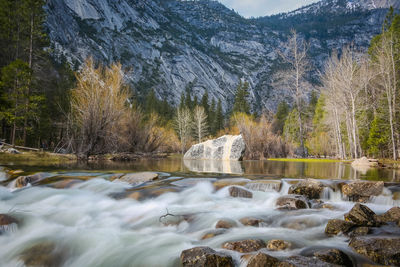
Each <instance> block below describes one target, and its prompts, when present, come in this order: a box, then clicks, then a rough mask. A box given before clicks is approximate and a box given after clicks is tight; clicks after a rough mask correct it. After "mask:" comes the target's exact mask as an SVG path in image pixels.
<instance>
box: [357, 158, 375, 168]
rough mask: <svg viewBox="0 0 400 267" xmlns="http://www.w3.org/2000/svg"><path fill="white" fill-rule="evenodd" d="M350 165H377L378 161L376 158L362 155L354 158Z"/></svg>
mask: <svg viewBox="0 0 400 267" xmlns="http://www.w3.org/2000/svg"><path fill="white" fill-rule="evenodd" d="M351 166H353V167H369V168H372V167H378V166H379V162H378V160H377V159H368V158H367V157H362V158H359V159H355V160H354V161H353V162H352V163H351Z"/></svg>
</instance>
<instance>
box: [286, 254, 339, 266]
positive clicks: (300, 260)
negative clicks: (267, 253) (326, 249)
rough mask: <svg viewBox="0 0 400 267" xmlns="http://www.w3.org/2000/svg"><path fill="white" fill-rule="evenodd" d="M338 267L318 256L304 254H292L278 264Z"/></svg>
mask: <svg viewBox="0 0 400 267" xmlns="http://www.w3.org/2000/svg"><path fill="white" fill-rule="evenodd" d="M321 266H324V267H333V266H335V267H337V266H338V265H336V264H331V263H327V262H325V261H322V260H320V259H318V258H314V257H313V258H311V257H304V256H292V257H289V258H287V259H285V260H282V262H280V263H279V264H278V267H321Z"/></svg>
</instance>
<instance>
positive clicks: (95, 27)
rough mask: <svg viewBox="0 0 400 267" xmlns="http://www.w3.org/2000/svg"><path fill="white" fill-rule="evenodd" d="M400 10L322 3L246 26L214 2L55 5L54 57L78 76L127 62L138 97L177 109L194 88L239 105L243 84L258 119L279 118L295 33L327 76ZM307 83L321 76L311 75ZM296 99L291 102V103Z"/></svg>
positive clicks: (123, 0) (75, 0) (377, 4)
mask: <svg viewBox="0 0 400 267" xmlns="http://www.w3.org/2000/svg"><path fill="white" fill-rule="evenodd" d="M393 3H394V4H397V5H398V1H397V0H358V1H356V0H323V1H321V2H317V3H315V4H312V5H310V6H307V7H304V8H301V9H298V10H296V11H293V12H290V13H287V14H279V15H276V16H271V17H261V18H257V19H245V18H243V17H241V16H239V15H238V14H237V13H236V12H234V11H233V10H230V9H228V8H226V7H225V6H223V5H222V4H220V3H219V2H217V1H209V0H198V1H178V0H118V1H115V0H49V1H48V3H47V5H46V7H45V8H46V12H47V14H48V17H47V22H46V25H47V28H48V31H49V36H50V39H51V42H52V47H53V48H54V50H53V51H54V56H55V57H56V58H58V59H60V60H61V59H64V58H65V59H67V60H68V61H69V62H70V63H71V64H73V65H74V66H76V67H77V66H79V65H80V64H81V63H82V61H83V60H84V59H85V58H86V57H88V56H93V57H95V58H96V59H97V60H101V61H102V62H104V63H107V64H108V63H111V62H114V61H120V62H121V63H122V64H123V66H124V67H125V68H126V69H127V73H128V74H127V79H128V81H129V82H130V83H131V84H132V86H133V88H135V90H137V91H138V93H139V94H142V95H143V94H145V93H146V92H147V91H149V90H150V89H152V88H153V89H154V90H155V91H156V94H157V96H158V97H159V98H162V99H167V100H168V101H169V102H171V103H177V102H178V101H179V98H180V95H181V92H182V91H183V90H185V88H186V87H188V86H189V87H190V88H191V91H192V94H193V95H198V97H201V96H202V95H203V93H204V92H205V91H208V93H209V95H210V97H211V98H215V99H221V100H223V106H224V109H227V108H228V105H227V103H228V102H231V101H232V99H233V93H234V91H235V86H236V84H237V83H238V80H239V79H241V78H243V79H245V80H247V81H248V82H249V83H250V85H251V100H252V103H253V109H255V110H261V109H270V110H273V109H274V108H275V107H276V105H277V103H278V101H279V100H280V99H282V98H283V97H285V96H288V95H287V93H282V91H280V90H278V89H277V88H275V87H274V88H273V87H272V84H273V80H274V74H275V73H276V71H277V70H279V68H281V64H280V60H279V58H278V56H277V53H276V49H277V48H278V47H279V46H280V44H281V43H282V42H283V41H285V40H286V38H287V36H288V34H289V31H290V29H291V28H295V29H297V30H298V31H299V32H300V33H301V34H302V36H303V37H304V38H305V39H306V40H307V41H308V42H310V45H311V47H310V57H311V59H312V63H313V65H314V66H315V67H321V66H322V64H323V61H324V60H325V59H326V57H327V56H328V54H329V52H330V51H331V50H332V49H340V48H341V47H342V46H343V45H345V44H349V43H354V44H355V45H356V46H358V47H360V48H361V49H366V48H367V47H368V45H369V40H370V39H371V38H372V37H373V36H374V35H376V34H378V33H379V31H380V28H381V24H382V22H383V19H384V16H385V14H386V12H387V9H386V8H387V7H388V6H390V5H391V4H393ZM309 78H310V81H316V80H317V78H316V75H315V74H313V73H311V74H310V77H309ZM288 97H289V98H290V96H288Z"/></svg>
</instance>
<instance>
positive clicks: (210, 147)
mask: <svg viewBox="0 0 400 267" xmlns="http://www.w3.org/2000/svg"><path fill="white" fill-rule="evenodd" d="M245 147H246V146H245V143H244V140H243V137H242V136H241V135H224V136H221V137H219V138H217V139H214V140H208V141H205V142H203V143H200V144H196V145H193V146H192V147H191V148H190V149H189V150H188V151H187V152H186V153H185V155H184V156H183V158H184V159H195V160H197V159H212V160H241V159H242V158H243V154H244V151H245Z"/></svg>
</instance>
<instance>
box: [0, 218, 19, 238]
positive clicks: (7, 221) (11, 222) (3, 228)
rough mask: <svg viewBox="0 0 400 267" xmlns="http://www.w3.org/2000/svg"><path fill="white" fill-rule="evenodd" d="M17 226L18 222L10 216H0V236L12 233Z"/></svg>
mask: <svg viewBox="0 0 400 267" xmlns="http://www.w3.org/2000/svg"><path fill="white" fill-rule="evenodd" d="M17 225H18V220H17V219H15V218H14V217H11V216H10V215H7V214H0V235H1V234H3V233H5V232H9V231H13V230H14V229H15V228H14V227H16V226H17Z"/></svg>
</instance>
